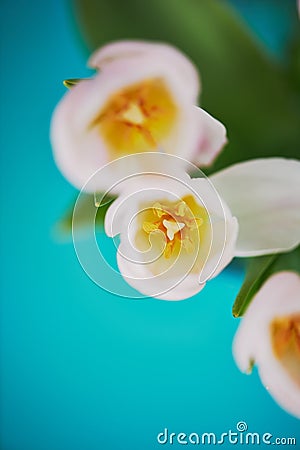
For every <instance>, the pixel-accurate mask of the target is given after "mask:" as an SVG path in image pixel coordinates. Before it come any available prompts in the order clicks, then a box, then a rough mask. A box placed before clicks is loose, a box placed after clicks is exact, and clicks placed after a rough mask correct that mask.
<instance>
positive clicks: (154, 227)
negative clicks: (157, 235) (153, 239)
mask: <svg viewBox="0 0 300 450" xmlns="http://www.w3.org/2000/svg"><path fill="white" fill-rule="evenodd" d="M157 229H158V225H156V224H155V223H151V222H144V223H143V230H144V231H146V233H148V234H149V233H152V231H155V230H157Z"/></svg>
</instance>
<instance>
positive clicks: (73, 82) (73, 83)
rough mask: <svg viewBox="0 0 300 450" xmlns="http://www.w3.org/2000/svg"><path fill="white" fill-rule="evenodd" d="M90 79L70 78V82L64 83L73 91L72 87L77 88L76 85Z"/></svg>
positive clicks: (65, 81)
mask: <svg viewBox="0 0 300 450" xmlns="http://www.w3.org/2000/svg"><path fill="white" fill-rule="evenodd" d="M88 79H89V78H69V79H68V80H64V81H63V85H64V86H66V88H68V89H71V88H72V87H74V86H76V84H78V83H80V82H81V81H83V80H88Z"/></svg>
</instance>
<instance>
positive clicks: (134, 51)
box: [88, 40, 200, 102]
mask: <svg viewBox="0 0 300 450" xmlns="http://www.w3.org/2000/svg"><path fill="white" fill-rule="evenodd" d="M143 56H149V57H150V58H153V60H155V59H156V58H158V59H162V60H164V61H165V62H166V63H167V64H170V66H171V67H172V69H173V71H174V72H176V73H177V75H179V76H180V77H181V80H182V82H184V83H185V84H186V86H187V87H188V89H190V90H191V92H192V95H193V96H194V97H195V102H196V100H197V96H198V94H199V89H200V86H199V76H198V73H197V69H196V67H195V66H194V64H193V63H192V61H191V60H190V59H189V58H188V57H187V56H186V55H184V54H183V53H182V52H180V51H179V50H178V49H176V48H175V47H173V46H171V45H168V44H164V43H161V42H147V41H131V40H128V41H126V40H125V41H116V42H112V43H110V44H107V45H105V46H103V47H101V48H100V49H99V50H96V51H95V52H94V53H93V54H92V56H91V57H90V59H89V61H88V64H89V66H90V67H93V68H96V69H101V70H102V69H103V68H104V67H105V66H107V65H109V64H110V63H111V62H112V61H114V60H120V59H126V60H127V61H128V64H130V59H131V58H136V57H143Z"/></svg>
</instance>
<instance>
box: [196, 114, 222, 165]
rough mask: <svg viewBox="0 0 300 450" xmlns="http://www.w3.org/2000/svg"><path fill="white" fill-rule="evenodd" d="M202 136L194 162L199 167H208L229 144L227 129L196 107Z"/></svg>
mask: <svg viewBox="0 0 300 450" xmlns="http://www.w3.org/2000/svg"><path fill="white" fill-rule="evenodd" d="M194 111H195V116H196V117H197V120H198V123H199V128H200V129H201V130H202V136H201V138H200V140H199V142H198V145H197V148H196V152H195V155H194V157H193V161H194V163H195V164H197V165H199V166H202V167H203V166H208V165H210V164H212V163H213V161H214V160H215V158H216V157H217V156H218V154H219V153H220V151H221V150H222V148H223V147H224V145H225V144H226V143H227V137H226V128H225V127H224V125H223V124H222V123H221V122H219V121H218V120H217V119H215V118H214V117H212V116H211V115H210V114H208V113H207V112H206V111H204V109H202V108H199V107H197V106H195V107H194Z"/></svg>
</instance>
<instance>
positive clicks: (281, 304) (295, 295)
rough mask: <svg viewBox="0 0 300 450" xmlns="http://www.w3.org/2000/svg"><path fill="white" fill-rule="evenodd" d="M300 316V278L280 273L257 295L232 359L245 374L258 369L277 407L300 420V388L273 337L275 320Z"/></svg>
mask: <svg viewBox="0 0 300 450" xmlns="http://www.w3.org/2000/svg"><path fill="white" fill-rule="evenodd" d="M299 314H300V276H299V275H298V274H296V273H294V272H280V273H277V274H275V275H273V276H272V277H271V278H269V279H268V280H267V281H266V283H265V284H264V285H263V287H262V288H261V289H260V290H259V292H258V293H257V294H256V295H255V297H254V299H253V300H252V302H251V304H250V306H249V307H248V309H247V311H246V314H245V317H244V318H243V319H242V320H241V324H240V326H239V328H238V331H237V333H236V336H235V338H234V342H233V355H234V358H235V360H236V363H237V365H238V366H239V368H240V370H241V371H243V372H248V373H249V369H250V368H251V365H252V364H253V363H255V364H256V365H257V366H258V370H259V375H260V377H261V380H262V382H263V384H264V385H265V387H266V388H267V389H268V391H269V393H270V394H271V395H272V396H273V398H274V399H275V400H276V402H278V404H279V405H280V406H281V407H282V408H283V409H285V410H286V411H288V412H290V413H291V414H293V415H295V416H297V417H299V418H300V387H299V385H298V384H297V382H296V381H295V380H294V379H293V378H292V377H291V375H290V373H289V372H288V370H287V369H286V368H285V367H284V364H282V363H281V361H280V359H278V358H277V357H276V356H275V353H274V350H273V344H272V337H271V323H272V321H273V320H274V319H278V318H281V317H288V316H294V315H299Z"/></svg>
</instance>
